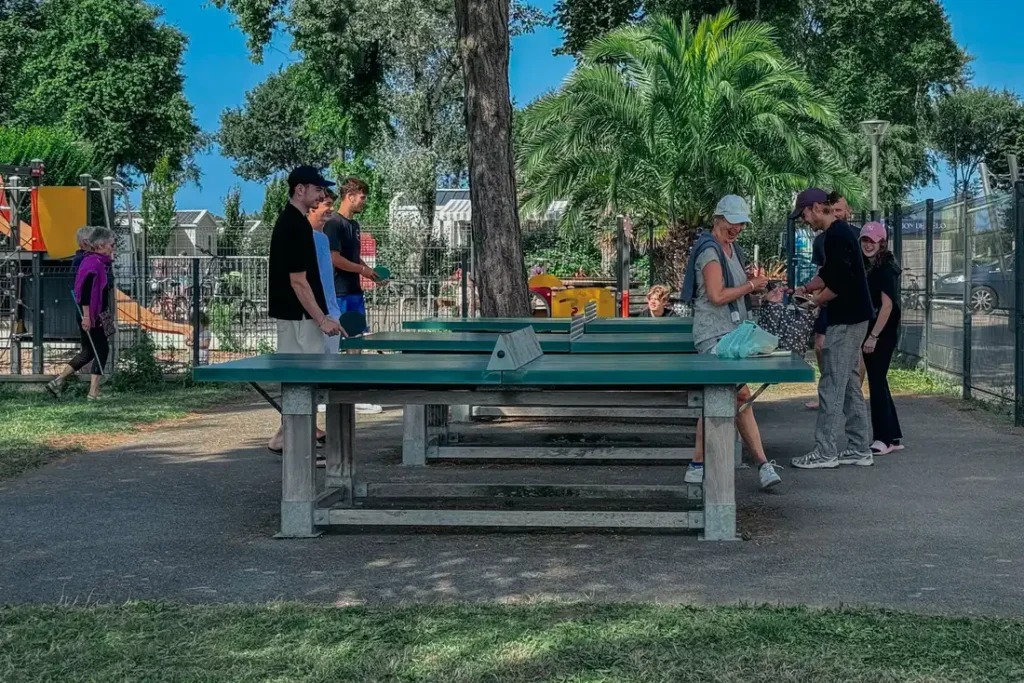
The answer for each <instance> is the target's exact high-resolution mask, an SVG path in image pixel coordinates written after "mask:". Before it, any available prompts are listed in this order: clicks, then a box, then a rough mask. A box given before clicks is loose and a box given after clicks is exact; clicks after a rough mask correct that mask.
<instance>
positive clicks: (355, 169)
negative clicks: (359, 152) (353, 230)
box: [331, 157, 388, 226]
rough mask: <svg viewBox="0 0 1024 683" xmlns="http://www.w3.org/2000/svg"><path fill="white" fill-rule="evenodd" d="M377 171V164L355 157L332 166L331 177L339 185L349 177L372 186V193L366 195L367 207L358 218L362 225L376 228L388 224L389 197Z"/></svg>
mask: <svg viewBox="0 0 1024 683" xmlns="http://www.w3.org/2000/svg"><path fill="white" fill-rule="evenodd" d="M377 169H378V167H377V165H376V164H371V163H369V162H368V161H367V160H366V159H364V158H362V157H355V158H353V159H350V160H348V161H336V162H334V163H333V164H331V175H332V176H333V178H334V180H336V181H337V182H338V183H341V182H342V180H344V179H345V178H347V177H348V176H355V177H356V178H359V179H360V180H362V181H363V182H365V183H366V184H367V185H369V186H370V192H369V193H368V194H367V195H366V206H364V207H363V212H362V213H361V214H359V216H357V218H358V219H359V222H360V224H362V225H370V226H375V225H387V223H388V197H387V194H386V193H385V190H384V180H383V179H382V178H381V176H380V173H379V172H378V170H377Z"/></svg>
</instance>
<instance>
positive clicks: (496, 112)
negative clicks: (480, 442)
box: [455, 0, 530, 317]
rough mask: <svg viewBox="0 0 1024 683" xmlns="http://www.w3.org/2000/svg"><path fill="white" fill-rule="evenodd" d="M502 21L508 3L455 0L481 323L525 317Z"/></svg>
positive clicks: (505, 27)
mask: <svg viewBox="0 0 1024 683" xmlns="http://www.w3.org/2000/svg"><path fill="white" fill-rule="evenodd" d="M508 15H509V0H455V22H456V26H457V27H458V33H459V52H460V54H461V56H462V69H463V74H464V75H465V80H466V135H467V138H468V140H469V196H470V200H471V201H472V205H473V243H474V245H475V248H476V261H477V272H476V273H474V276H475V278H474V279H475V280H476V284H477V286H478V288H479V291H480V310H481V313H482V314H483V315H484V316H487V317H494V316H526V315H529V312H530V309H529V298H528V294H527V286H526V271H525V267H524V266H523V243H522V234H521V232H520V227H519V209H518V205H517V200H516V180H515V162H514V159H513V156H512V100H511V97H510V95H509V86H508V59H509V35H508V18H509V16H508Z"/></svg>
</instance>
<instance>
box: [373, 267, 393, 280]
mask: <svg viewBox="0 0 1024 683" xmlns="http://www.w3.org/2000/svg"><path fill="white" fill-rule="evenodd" d="M373 272H374V273H376V274H377V277H379V278H380V279H381V281H384V280H390V279H391V269H390V268H388V267H387V266H377V267H375V268H374V269H373Z"/></svg>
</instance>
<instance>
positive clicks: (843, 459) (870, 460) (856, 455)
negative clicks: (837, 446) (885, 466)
mask: <svg viewBox="0 0 1024 683" xmlns="http://www.w3.org/2000/svg"><path fill="white" fill-rule="evenodd" d="M839 464H840V465H857V466H859V467H870V466H871V465H874V464H875V456H873V455H871V451H867V452H864V453H862V452H860V451H853V450H849V451H843V452H842V453H840V454H839Z"/></svg>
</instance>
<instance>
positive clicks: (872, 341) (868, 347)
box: [864, 336, 878, 353]
mask: <svg viewBox="0 0 1024 683" xmlns="http://www.w3.org/2000/svg"><path fill="white" fill-rule="evenodd" d="M876 344H878V339H876V338H875V337H873V336H871V337H868V339H867V341H865V342H864V353H873V352H874V350H875V345H876Z"/></svg>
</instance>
